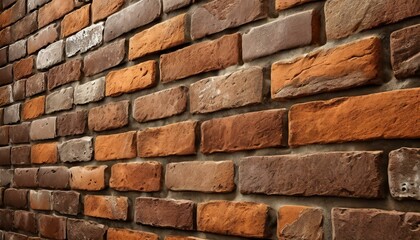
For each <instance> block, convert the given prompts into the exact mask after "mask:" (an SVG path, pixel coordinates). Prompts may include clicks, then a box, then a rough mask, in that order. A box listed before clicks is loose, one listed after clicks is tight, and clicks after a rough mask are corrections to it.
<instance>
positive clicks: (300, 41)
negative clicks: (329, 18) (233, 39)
mask: <svg viewBox="0 0 420 240" xmlns="http://www.w3.org/2000/svg"><path fill="white" fill-rule="evenodd" d="M319 25H320V23H319V16H318V14H317V12H316V11H315V10H307V11H304V12H299V13H295V14H292V15H289V16H286V17H283V18H279V19H278V20H276V21H273V22H270V23H267V24H264V25H261V26H258V27H254V28H251V30H250V31H249V32H247V33H245V34H244V35H243V36H242V57H243V59H244V61H251V60H253V59H256V58H260V57H264V56H267V55H270V54H273V53H275V52H278V51H281V50H285V49H290V48H295V47H299V46H305V45H309V44H311V43H314V42H317V41H318V38H319V35H320V34H319Z"/></svg>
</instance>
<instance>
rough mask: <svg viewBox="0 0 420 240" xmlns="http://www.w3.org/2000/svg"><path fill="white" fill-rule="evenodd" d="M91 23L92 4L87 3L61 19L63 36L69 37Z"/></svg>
mask: <svg viewBox="0 0 420 240" xmlns="http://www.w3.org/2000/svg"><path fill="white" fill-rule="evenodd" d="M89 23H90V4H88V5H85V6H83V7H81V8H79V9H77V10H75V11H73V12H71V13H69V14H67V15H66V16H65V17H64V18H63V21H61V38H65V37H68V36H70V35H72V34H73V33H76V32H78V31H80V30H82V29H83V28H85V27H87V26H89Z"/></svg>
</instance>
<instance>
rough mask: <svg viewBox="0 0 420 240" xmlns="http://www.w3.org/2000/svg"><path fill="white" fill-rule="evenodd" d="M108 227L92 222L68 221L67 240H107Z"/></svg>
mask: <svg viewBox="0 0 420 240" xmlns="http://www.w3.org/2000/svg"><path fill="white" fill-rule="evenodd" d="M107 229H108V227H107V226H105V225H103V224H99V223H96V222H92V221H85V220H79V219H71V218H69V219H67V239H68V240H81V239H105V233H106V230H107Z"/></svg>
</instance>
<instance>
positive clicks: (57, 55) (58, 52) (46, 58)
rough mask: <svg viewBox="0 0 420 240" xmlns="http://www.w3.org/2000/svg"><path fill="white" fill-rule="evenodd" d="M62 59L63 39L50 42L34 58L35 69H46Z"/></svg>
mask: <svg viewBox="0 0 420 240" xmlns="http://www.w3.org/2000/svg"><path fill="white" fill-rule="evenodd" d="M55 1H57V0H55ZM66 1H67V0H66ZM62 61H64V40H60V41H57V42H54V43H51V44H50V45H48V47H46V48H44V49H42V50H40V51H39V52H38V56H37V58H36V67H37V69H46V68H50V67H52V66H54V65H56V64H58V63H60V62H62Z"/></svg>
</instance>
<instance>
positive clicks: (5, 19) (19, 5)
mask: <svg viewBox="0 0 420 240" xmlns="http://www.w3.org/2000/svg"><path fill="white" fill-rule="evenodd" d="M25 6H26V0H18V1H16V3H15V4H13V5H12V6H11V7H10V8H8V9H6V10H4V11H1V12H0V29H1V28H4V27H6V26H9V25H10V24H12V23H14V22H16V21H18V20H19V19H21V18H23V17H24V16H25V13H26V11H25V10H26V8H25Z"/></svg>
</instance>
